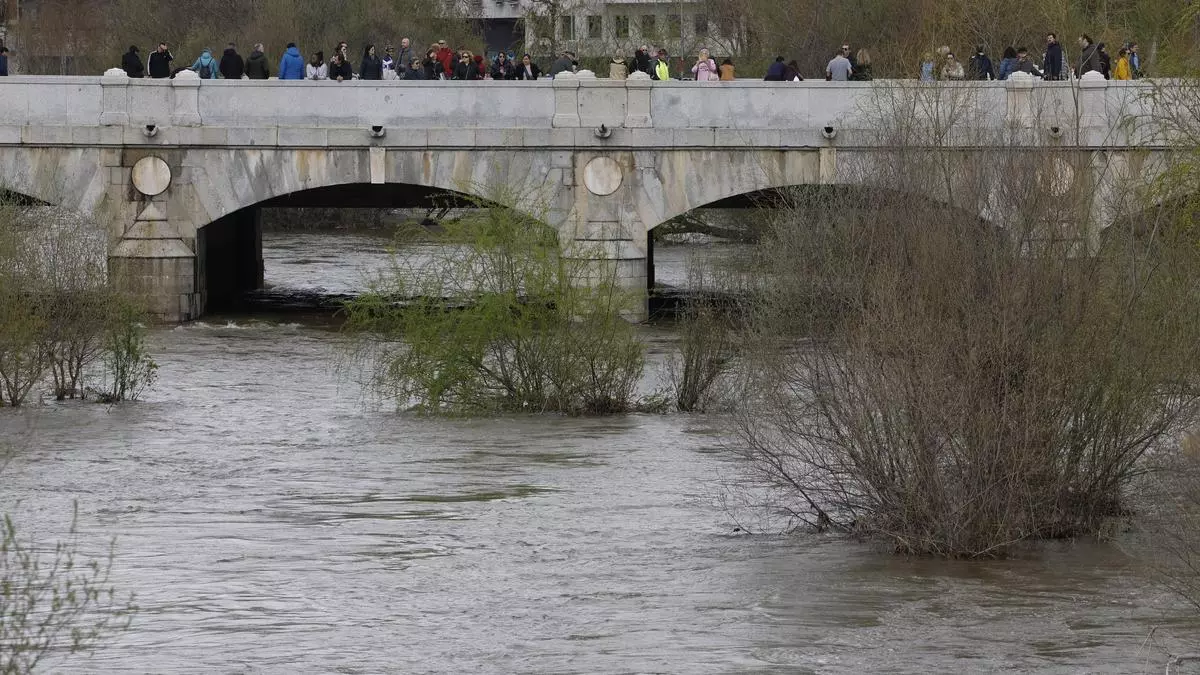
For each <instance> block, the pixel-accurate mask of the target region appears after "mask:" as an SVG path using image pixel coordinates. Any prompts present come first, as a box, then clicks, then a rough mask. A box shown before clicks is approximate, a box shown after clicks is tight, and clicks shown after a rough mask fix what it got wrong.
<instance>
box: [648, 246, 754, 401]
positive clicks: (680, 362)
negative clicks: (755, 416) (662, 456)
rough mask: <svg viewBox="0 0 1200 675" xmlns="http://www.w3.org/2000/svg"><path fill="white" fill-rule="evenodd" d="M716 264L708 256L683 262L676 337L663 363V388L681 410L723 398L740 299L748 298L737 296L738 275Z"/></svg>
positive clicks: (733, 351)
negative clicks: (683, 292)
mask: <svg viewBox="0 0 1200 675" xmlns="http://www.w3.org/2000/svg"><path fill="white" fill-rule="evenodd" d="M716 264H717V263H715V262H714V261H713V260H712V259H711V258H709V257H708V256H704V257H703V258H697V257H696V256H692V257H691V258H690V259H689V260H688V263H687V287H686V289H685V290H686V298H685V301H684V304H683V306H682V307H681V309H680V312H679V317H678V323H677V324H676V325H677V327H678V332H679V342H678V345H677V351H676V352H674V353H673V354H671V355H670V356H669V357H668V358H667V363H666V381H667V389H668V391H669V392H670V394H671V398H672V400H673V403H674V407H675V409H676V410H678V411H680V412H704V411H706V410H708V409H710V408H711V407H712V406H714V405H716V404H720V403H722V401H721V398H722V396H721V395H722V393H723V389H724V388H723V387H722V386H721V384H722V381H723V379H724V378H725V377H726V376H727V375H729V374H730V372H731V370H732V368H733V364H734V358H735V357H736V354H737V344H738V335H737V327H738V321H739V317H740V315H741V313H742V308H741V307H739V303H740V302H745V301H748V299H747V298H744V297H739V291H744V288H743V287H742V285H741V280H740V279H738V278H737V275H735V274H734V273H733V272H732V271H731V270H728V269H717V268H715V267H714V265H716Z"/></svg>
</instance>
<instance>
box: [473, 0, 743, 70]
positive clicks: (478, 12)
mask: <svg viewBox="0 0 1200 675" xmlns="http://www.w3.org/2000/svg"><path fill="white" fill-rule="evenodd" d="M709 6H710V3H709V2H706V1H703V0H683V1H682V2H681V1H679V0H675V1H671V0H462V4H461V7H460V9H461V11H462V12H463V14H464V15H465V16H467V17H470V18H472V19H475V20H477V21H479V22H480V23H481V27H482V31H481V32H482V33H483V35H484V38H485V40H486V42H487V45H488V50H489V51H491V52H495V51H498V50H500V49H507V50H511V51H514V52H518V53H519V52H529V53H531V54H534V55H537V56H539V57H542V58H549V57H553V56H555V55H557V54H558V53H560V52H562V51H563V50H571V51H572V52H574V53H575V54H576V56H578V57H580V58H587V57H592V58H608V57H611V56H613V55H614V54H622V55H625V56H626V57H628V56H630V55H632V54H633V52H634V50H636V49H637V48H638V47H640V46H641V45H648V46H650V47H652V48H655V49H657V48H659V47H662V48H665V49H666V50H667V51H668V52H669V53H671V54H673V55H679V54H690V53H691V52H693V51H697V50H698V49H699V48H700V47H701V46H706V47H709V49H710V50H711V51H712V52H713V53H714V54H721V53H723V52H724V51H725V49H724V46H723V45H722V43H721V41H720V40H719V39H717V33H718V30H717V26H716V25H715V24H714V22H713V21H712V20H711V17H710V16H709V14H708V12H707V9H708V7H709Z"/></svg>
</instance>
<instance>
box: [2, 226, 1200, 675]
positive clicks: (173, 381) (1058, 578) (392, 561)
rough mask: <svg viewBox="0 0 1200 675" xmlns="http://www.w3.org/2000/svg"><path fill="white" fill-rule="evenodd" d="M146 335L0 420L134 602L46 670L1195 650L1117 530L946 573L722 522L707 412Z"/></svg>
mask: <svg viewBox="0 0 1200 675" xmlns="http://www.w3.org/2000/svg"><path fill="white" fill-rule="evenodd" d="M383 246H384V242H383V241H382V240H380V239H379V238H378V237H376V236H375V235H371V234H363V233H359V234H276V235H269V236H268V237H267V240H266V242H265V251H266V260H267V263H266V264H267V272H266V274H267V279H268V282H271V283H275V284H278V285H280V286H284V287H295V288H307V289H309V290H317V289H319V290H318V291H317V292H329V293H341V292H353V291H354V290H355V289H356V288H357V287H358V285H359V283H360V280H361V274H362V273H363V271H364V270H369V269H370V268H371V266H372V265H374V264H377V262H378V261H379V260H380V256H381V255H382V254H381V251H382V249H383ZM672 260H675V261H676V262H678V261H679V260H682V255H681V254H675V253H672V252H670V251H669V250H668V251H666V252H660V254H659V266H660V271H659V276H660V278H662V277H663V275H664V274H665V275H667V276H668V278H669V277H670V275H672V274H675V275H678V274H680V272H679V270H678V269H675V271H674V272H672V271H671V269H672V265H675V264H676V263H672V262H671V261H672ZM676 267H678V265H676ZM664 268H666V269H665V270H664ZM645 334H646V338H647V340H648V341H649V342H650V345H651V352H652V357H654V356H656V355H661V354H663V353H664V352H665V351H666V350H667V349H668V347H669V344H670V340H671V335H670V334H669V333H668V332H666V331H663V330H661V329H653V328H647V329H646V331H645ZM152 347H153V351H154V353H155V355H156V358H157V360H158V362H159V364H160V366H161V371H160V378H159V383H158V386H157V388H156V389H154V390H153V391H151V392H150V393H149V394H147V395H146V397H145V400H144V401H142V402H139V403H136V404H133V405H121V406H115V407H106V406H102V405H97V404H46V405H42V406H34V407H30V408H28V409H26V410H24V411H22V412H18V413H14V412H13V411H11V410H3V411H0V435H3V437H5V438H7V439H9V440H10V441H15V442H16V444H17V446H18V447H17V451H16V453H15V456H14V457H13V458H12V459H11V461H9V463H8V464H7V466H6V467H5V468H4V470H3V473H2V474H0V480H2V481H3V483H2V485H3V490H2V491H0V506H2V507H3V509H4V510H7V511H9V512H11V513H13V514H14V516H15V517H16V520H17V521H18V522H19V523H20V524H21V526H22V528H23V529H24V531H25V532H26V533H33V534H37V535H38V536H39V537H42V538H53V537H54V536H56V535H58V534H60V533H62V532H63V530H64V529H65V528H66V526H67V524H68V521H69V520H70V513H71V504H72V502H73V501H77V502H78V506H79V514H80V515H79V523H80V528H81V530H82V532H83V534H82V544H83V546H84V547H85V548H87V549H88V550H102V549H103V548H104V547H105V545H106V543H107V541H108V539H109V538H110V537H116V539H117V558H116V561H115V568H114V572H113V580H114V582H115V583H116V585H117V586H118V588H119V589H121V590H123V591H128V590H132V591H134V592H136V594H137V604H138V605H139V606H140V608H141V611H140V613H139V614H138V615H137V618H136V620H135V621H134V623H133V625H132V627H131V629H130V630H129V631H127V632H125V633H124V634H122V635H120V636H118V637H117V638H115V639H113V640H110V641H109V642H107V643H106V644H105V645H104V646H103V647H102V648H101V649H99V650H97V651H96V652H95V653H94V654H93V655H91V656H83V657H75V658H72V659H69V660H55V661H54V662H53V663H51V664H50V667H49V668H48V669H47V671H48V672H88V673H90V672H114V673H116V672H123V673H124V672H139V673H140V672H147V673H168V672H170V673H174V672H181V673H183V672H186V673H193V672H194V673H301V672H305V673H307V672H339V673H423V672H450V673H463V672H470V673H510V672H512V673H516V672H520V673H867V672H905V673H932V672H938V673H942V672H945V673H960V672H998V671H1004V672H1047V673H1084V672H1086V673H1110V672H1111V673H1143V672H1144V673H1160V672H1163V667H1164V666H1165V661H1166V652H1168V651H1174V652H1176V653H1178V652H1180V651H1184V650H1186V649H1187V648H1188V647H1189V646H1192V647H1194V646H1196V645H1198V644H1200V625H1198V624H1197V623H1196V622H1195V621H1194V620H1192V619H1190V618H1189V617H1190V616H1194V611H1193V613H1192V614H1189V612H1188V610H1187V608H1186V607H1184V606H1182V605H1181V604H1180V603H1178V602H1177V601H1176V600H1175V599H1174V598H1173V597H1172V596H1170V595H1169V594H1167V593H1166V592H1164V591H1162V590H1161V589H1159V588H1158V587H1156V586H1154V585H1153V584H1151V583H1149V582H1148V581H1146V580H1145V579H1144V578H1143V577H1142V576H1141V575H1140V574H1139V573H1138V572H1137V570H1136V569H1135V568H1134V566H1133V565H1132V564H1131V563H1130V560H1129V558H1128V557H1127V556H1126V555H1125V554H1124V553H1123V552H1122V551H1121V550H1120V547H1118V546H1114V545H1111V544H1103V543H1097V542H1090V541H1084V542H1074V543H1061V544H1055V545H1053V546H1049V547H1047V548H1046V549H1045V550H1043V551H1040V552H1038V553H1031V554H1029V555H1028V556H1025V557H1023V558H1021V559H1018V560H1010V561H1003V562H985V563H966V562H944V561H930V560H911V559H905V558H897V557H892V556H889V555H885V554H881V553H880V552H879V551H877V550H875V549H873V548H871V547H870V546H866V545H864V544H861V543H858V542H853V541H846V540H844V539H841V538H835V537H826V536H806V535H791V536H781V535H779V534H776V533H771V532H766V533H759V534H752V535H751V534H745V533H744V532H738V531H736V530H735V519H734V516H733V515H731V513H730V512H729V510H728V509H727V508H724V507H723V506H722V504H723V502H725V501H726V500H725V499H724V497H726V496H727V494H726V492H727V490H728V488H727V485H728V482H729V481H730V480H731V479H732V477H735V476H736V475H737V473H738V467H737V466H736V465H735V464H734V462H733V460H731V459H730V458H729V457H727V456H726V455H725V454H723V453H722V451H721V447H722V446H721V440H720V433H721V428H722V421H721V419H720V418H716V417H713V418H708V417H703V416H686V415H675V416H630V417H620V418H609V419H564V418H559V417H527V418H503V419H489V420H434V419H424V418H418V417H413V416H409V415H405V414H399V413H397V412H395V411H394V410H393V409H391V408H389V407H388V406H386V405H378V404H376V403H375V402H373V401H372V400H371V399H370V398H369V397H367V396H365V395H364V393H363V391H362V389H361V388H359V387H358V386H357V385H356V384H354V382H353V380H352V379H349V378H346V377H344V376H343V375H341V374H340V372H341V371H339V369H338V367H337V366H338V361H339V353H340V352H339V350H338V335H337V332H336V331H335V330H332V329H330V328H329V327H328V326H324V325H320V324H319V323H316V324H314V323H311V322H308V321H299V320H294V319H292V318H286V317H285V318H283V319H271V318H263V317H259V318H255V317H244V316H243V317H233V318H230V317H226V318H221V317H214V318H212V319H209V320H206V321H205V322H202V323H196V324H191V325H187V326H182V327H176V328H166V329H160V330H156V331H155V332H154V334H153V336H152ZM652 360H654V359H653V358H652ZM1155 627H1157V630H1155V632H1154V636H1153V638H1149V636H1150V635H1151V631H1152V630H1153V629H1155ZM1183 672H1188V671H1183Z"/></svg>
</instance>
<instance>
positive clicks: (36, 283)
mask: <svg viewBox="0 0 1200 675" xmlns="http://www.w3.org/2000/svg"><path fill="white" fill-rule="evenodd" d="M106 246H107V242H106V241H105V240H104V237H103V236H102V235H100V234H97V233H95V232H93V231H92V230H89V229H88V228H87V227H84V226H81V225H79V224H78V223H76V222H75V221H74V219H70V218H65V217H64V216H63V214H62V213H61V212H59V211H57V210H55V209H51V208H47V207H33V206H29V205H27V204H22V203H19V202H15V201H12V200H0V405H8V406H14V407H16V406H21V405H24V404H25V403H26V402H27V401H28V400H29V398H30V396H31V395H34V394H40V390H39V387H41V386H43V385H45V386H46V387H47V388H48V393H49V394H50V395H51V396H53V397H54V398H55V399H57V400H60V401H61V400H65V399H74V398H87V397H88V396H90V395H93V394H94V397H95V398H96V399H98V400H104V401H109V402H115V401H121V400H127V399H133V398H136V397H137V395H138V394H139V393H141V391H143V390H144V389H145V388H146V387H147V386H149V385H151V384H152V383H153V375H154V371H155V369H156V366H155V365H154V362H153V360H151V359H150V357H149V356H148V355H147V354H146V352H145V344H144V341H145V338H144V335H145V329H144V327H143V320H144V317H143V316H142V313H141V311H140V303H139V302H138V300H137V298H134V297H131V296H129V295H127V294H125V293H122V292H119V291H117V290H116V289H115V288H114V287H113V286H112V285H111V284H110V283H109V279H108V269H107V264H106V256H107V250H106ZM96 383H101V386H99V387H98V388H97V386H94V385H95V384H96Z"/></svg>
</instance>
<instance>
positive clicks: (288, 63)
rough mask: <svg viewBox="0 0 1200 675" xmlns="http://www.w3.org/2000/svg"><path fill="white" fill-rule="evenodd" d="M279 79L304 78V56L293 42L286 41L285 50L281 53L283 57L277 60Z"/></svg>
mask: <svg viewBox="0 0 1200 675" xmlns="http://www.w3.org/2000/svg"><path fill="white" fill-rule="evenodd" d="M279 79H281V80H303V79H304V57H303V56H300V49H299V48H298V47H297V46H296V43H295V42H289V43H288V46H287V51H285V52H284V53H283V58H282V59H280V61H279Z"/></svg>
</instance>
